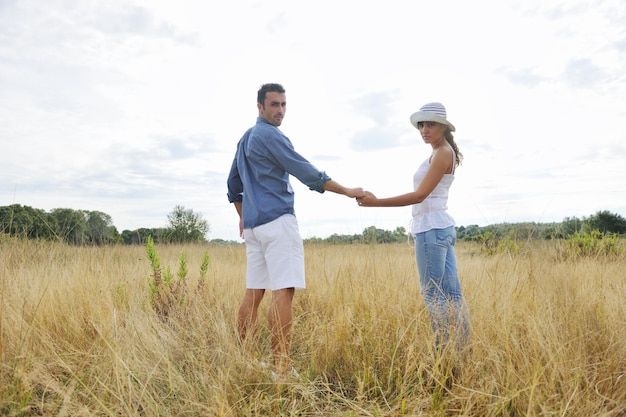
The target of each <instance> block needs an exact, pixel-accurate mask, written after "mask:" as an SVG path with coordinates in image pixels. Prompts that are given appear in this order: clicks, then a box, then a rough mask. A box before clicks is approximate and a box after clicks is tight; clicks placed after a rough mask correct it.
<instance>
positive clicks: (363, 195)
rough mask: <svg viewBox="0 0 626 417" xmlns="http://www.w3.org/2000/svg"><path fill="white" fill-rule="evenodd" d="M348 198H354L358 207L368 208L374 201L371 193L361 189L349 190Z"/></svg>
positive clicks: (374, 197) (374, 198)
mask: <svg viewBox="0 0 626 417" xmlns="http://www.w3.org/2000/svg"><path fill="white" fill-rule="evenodd" d="M348 197H350V198H355V199H356V202H357V204H358V205H359V206H362V207H368V206H371V205H372V204H373V203H374V202H375V201H376V196H375V195H374V193H372V192H371V191H365V190H363V189H362V188H351V189H350V191H349V193H348Z"/></svg>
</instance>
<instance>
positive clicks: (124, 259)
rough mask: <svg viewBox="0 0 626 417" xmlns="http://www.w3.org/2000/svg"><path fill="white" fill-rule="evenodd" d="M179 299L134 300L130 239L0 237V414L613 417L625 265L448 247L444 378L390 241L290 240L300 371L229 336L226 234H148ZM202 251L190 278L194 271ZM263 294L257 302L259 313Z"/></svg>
mask: <svg viewBox="0 0 626 417" xmlns="http://www.w3.org/2000/svg"><path fill="white" fill-rule="evenodd" d="M156 249H157V251H158V254H159V256H160V258H161V264H162V265H163V266H164V267H165V266H168V265H169V266H171V268H172V271H173V272H174V273H175V272H176V269H177V264H178V260H179V259H180V254H181V252H184V254H185V257H186V260H187V265H188V267H189V270H190V273H189V276H188V278H187V280H188V282H187V285H186V287H185V288H186V289H187V291H186V292H185V294H184V297H182V298H181V299H179V300H178V302H177V303H176V304H175V305H174V306H173V307H172V311H171V312H170V314H169V315H168V318H167V320H163V318H162V317H160V316H158V315H157V313H156V312H155V310H154V308H153V306H152V305H151V301H150V300H151V297H150V290H149V284H148V278H149V275H150V273H151V270H150V262H149V260H148V259H147V256H146V251H145V248H144V247H128V246H107V247H101V248H96V247H84V248H81V247H70V246H66V245H63V244H57V243H43V242H33V241H23V240H14V239H9V238H6V237H1V236H0V279H1V283H0V290H1V295H0V314H1V318H0V358H1V368H0V387H1V396H0V414H2V415H9V416H21V415H23V416H31V415H44V416H279V415H285V416H296V415H298V416H401V415H406V416H419V415H428V416H432V415H435V416H449V415H467V416H623V415H626V332H625V325H626V305H625V303H624V298H625V297H626V272H625V271H626V262H625V261H624V260H622V259H620V258H617V257H613V258H606V257H598V258H593V259H592V258H583V259H579V260H569V261H563V260H559V259H560V257H559V256H557V250H556V247H555V245H554V244H553V243H550V242H529V243H526V244H524V245H523V246H522V250H521V251H520V252H519V253H516V254H513V255H511V254H509V253H506V252H502V253H499V254H495V255H490V256H487V255H484V254H481V252H480V250H479V248H478V247H476V246H474V245H472V244H469V243H463V242H462V243H459V245H458V246H457V254H458V260H459V268H460V274H461V279H462V283H463V287H464V291H465V295H466V298H467V301H468V304H469V308H470V313H471V322H472V342H473V356H472V357H471V359H469V360H468V361H467V362H466V363H465V364H464V367H463V370H462V373H461V374H460V375H459V376H458V378H457V379H456V380H455V381H454V383H453V384H448V383H446V381H448V382H449V381H450V380H449V379H447V375H446V371H445V369H444V368H443V367H441V366H440V365H441V364H440V363H439V359H438V358H435V357H433V355H432V354H431V344H432V337H431V333H430V328H429V323H428V317H427V314H426V310H425V307H424V304H423V302H422V299H421V297H420V294H419V289H418V279H417V273H416V268H415V264H414V262H415V261H414V256H413V251H412V249H411V248H410V247H408V246H407V245H369V246H361V245H352V246H350V245H348V246H330V245H307V246H306V248H305V251H306V269H307V280H308V289H307V290H306V291H299V292H297V293H296V298H295V307H294V308H295V327H294V336H293V359H294V364H295V366H296V368H297V369H298V370H299V372H300V373H301V375H302V380H301V381H288V382H286V383H275V382H274V381H273V380H272V378H271V376H270V375H269V374H268V373H267V371H265V370H263V369H262V368H260V367H258V366H257V365H256V364H255V362H254V360H253V357H255V358H256V359H260V360H263V359H266V356H267V355H268V353H269V350H270V349H269V333H268V330H267V325H266V320H264V317H263V318H262V319H261V320H260V323H259V324H260V328H259V332H258V340H257V342H258V343H257V344H256V346H257V349H256V352H255V353H250V352H249V350H247V349H246V348H245V347H242V346H241V345H240V343H239V341H238V339H237V335H236V331H235V328H234V323H235V321H236V312H237V308H238V304H239V301H240V297H241V296H242V294H243V290H244V271H245V250H244V248H243V246H206V245H205V246H200V245H198V246H158V245H157V247H156ZM207 249H208V251H209V256H210V262H211V263H210V267H209V272H208V276H207V282H206V284H205V285H204V286H203V287H201V288H200V289H198V287H197V279H198V276H199V267H200V264H201V262H202V258H203V254H204V252H205V251H206V250H207ZM267 305H268V302H267V300H264V302H263V304H262V305H261V310H262V312H264V313H266V312H267Z"/></svg>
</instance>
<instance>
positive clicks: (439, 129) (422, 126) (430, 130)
mask: <svg viewBox="0 0 626 417" xmlns="http://www.w3.org/2000/svg"><path fill="white" fill-rule="evenodd" d="M417 128H418V129H419V131H420V134H421V135H422V139H424V142H425V143H428V144H431V145H436V144H437V143H439V142H441V141H442V140H444V133H445V131H446V127H445V126H444V125H442V124H441V123H437V122H419V123H418V124H417Z"/></svg>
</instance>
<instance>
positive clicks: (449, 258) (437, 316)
mask: <svg viewBox="0 0 626 417" xmlns="http://www.w3.org/2000/svg"><path fill="white" fill-rule="evenodd" d="M455 243H456V229H455V228H454V226H450V227H447V228H445V229H432V230H428V231H426V232H422V233H417V234H415V260H416V261H417V270H418V272H419V276H420V289H421V292H422V297H423V298H424V302H425V304H426V308H427V309H428V314H429V316H430V323H431V327H432V329H433V332H434V334H435V349H437V350H439V349H443V348H444V347H445V346H446V345H447V343H448V341H449V340H450V335H451V331H452V332H453V335H454V338H453V339H454V342H455V343H456V347H457V349H459V350H463V349H465V348H466V347H468V345H469V336H470V329H469V311H468V308H467V304H466V303H465V298H464V297H463V292H462V290H461V282H460V281H459V273H458V271H457V266H456V255H455V253H454V244H455Z"/></svg>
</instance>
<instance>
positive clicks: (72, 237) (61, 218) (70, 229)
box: [50, 208, 88, 245]
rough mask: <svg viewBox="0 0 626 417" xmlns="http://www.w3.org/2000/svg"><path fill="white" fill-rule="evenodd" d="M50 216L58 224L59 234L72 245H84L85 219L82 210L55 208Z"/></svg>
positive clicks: (85, 240) (85, 236)
mask: <svg viewBox="0 0 626 417" xmlns="http://www.w3.org/2000/svg"><path fill="white" fill-rule="evenodd" d="M50 216H51V217H52V218H54V219H55V220H56V223H57V224H58V225H59V236H60V237H61V239H63V240H64V241H65V242H67V243H69V244H72V245H84V244H85V243H88V242H87V229H88V226H87V219H86V217H85V215H84V213H83V212H82V211H79V210H72V209H69V208H56V209H53V210H52V211H51V212H50Z"/></svg>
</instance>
